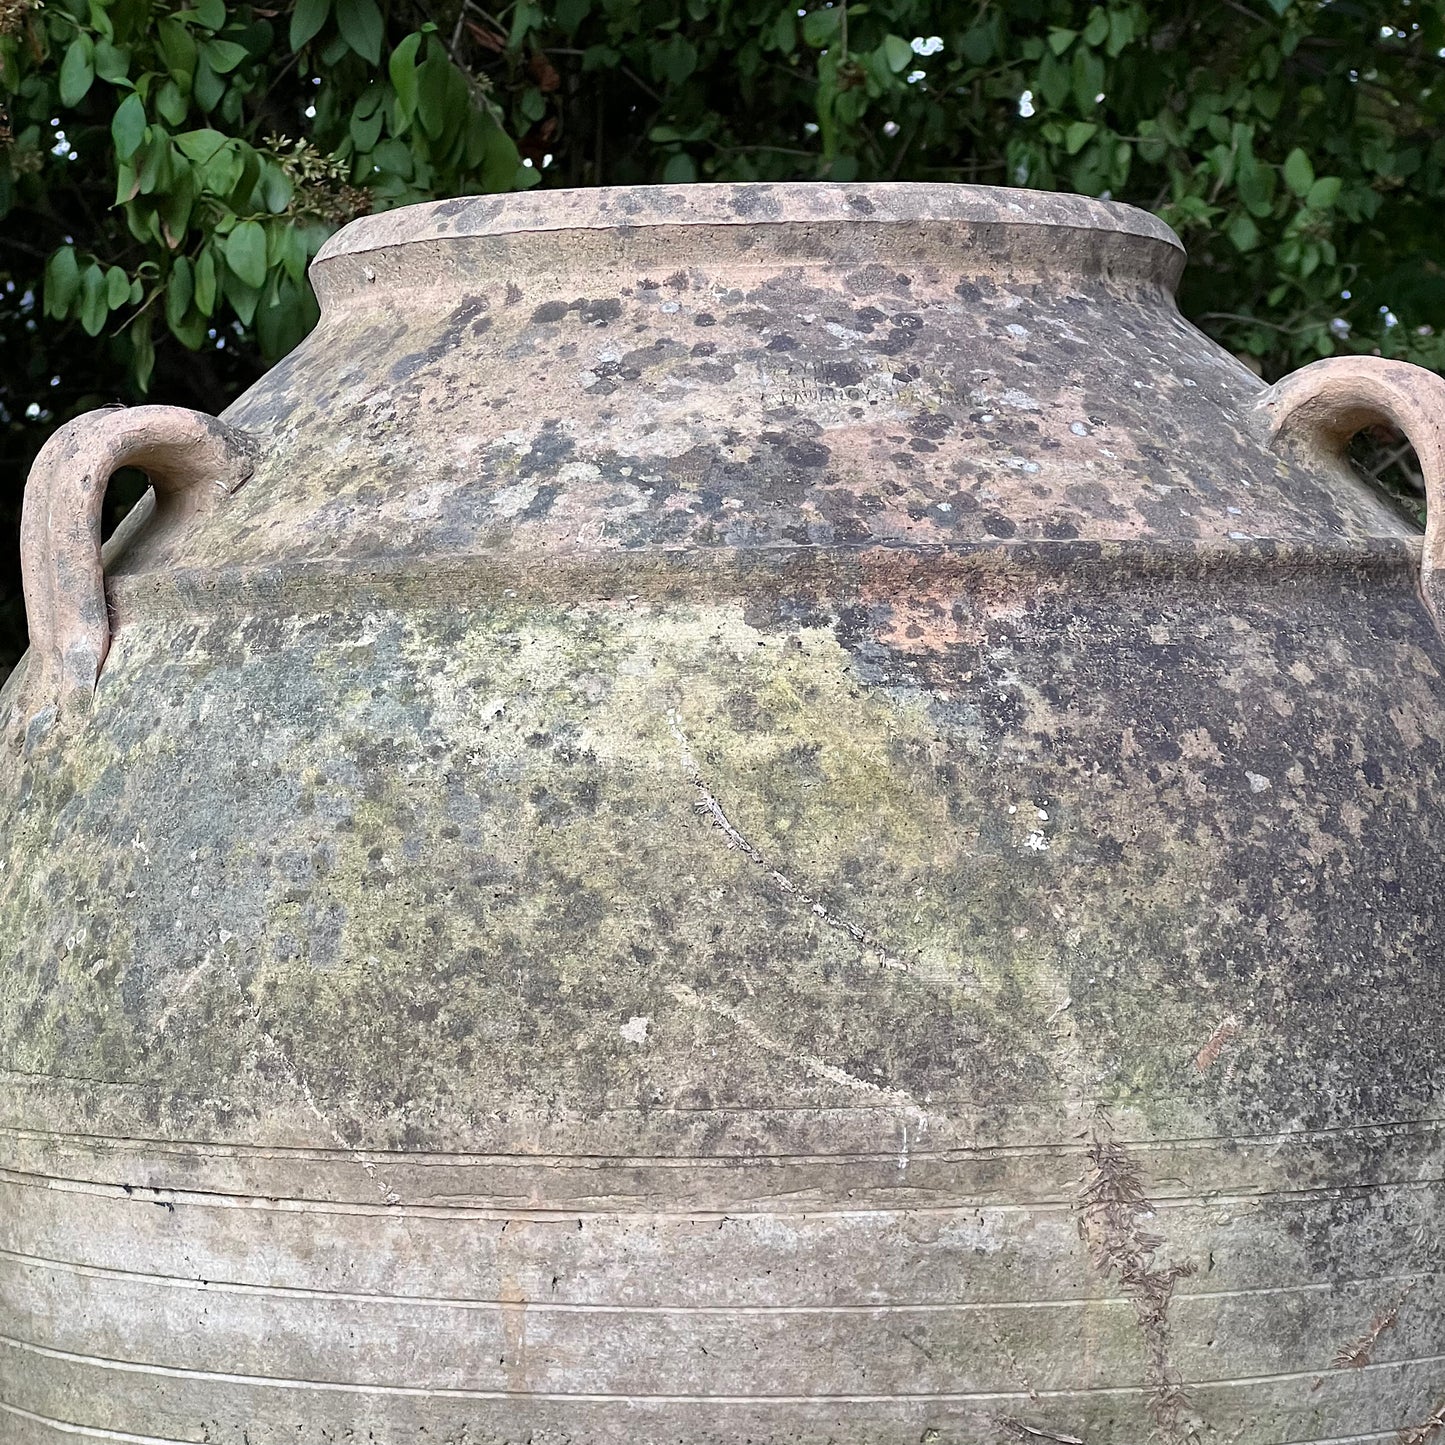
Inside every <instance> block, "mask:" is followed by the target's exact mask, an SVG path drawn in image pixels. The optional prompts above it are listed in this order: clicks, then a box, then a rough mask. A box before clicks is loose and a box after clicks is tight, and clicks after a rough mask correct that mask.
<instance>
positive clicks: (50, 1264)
mask: <svg viewBox="0 0 1445 1445" xmlns="http://www.w3.org/2000/svg"><path fill="white" fill-rule="evenodd" d="M0 1260H10V1261H11V1262H13V1263H15V1264H18V1265H21V1266H22V1267H25V1268H29V1269H39V1270H50V1271H54V1272H55V1273H58V1274H72V1275H77V1276H80V1277H81V1278H84V1279H108V1280H115V1281H120V1282H126V1283H137V1284H142V1285H154V1286H156V1287H157V1288H161V1289H189V1290H195V1291H197V1292H200V1293H205V1294H242V1295H259V1296H262V1297H264V1298H267V1299H310V1300H325V1301H328V1302H330V1301H337V1300H342V1301H346V1302H347V1303H352V1304H377V1305H396V1306H402V1307H423V1308H436V1309H456V1310H496V1311H500V1310H517V1309H525V1310H526V1311H527V1312H528V1313H529V1314H535V1313H551V1314H605V1315H726V1316H734V1315H741V1316H745V1317H754V1316H770V1315H888V1314H965V1313H982V1312H985V1311H989V1310H1046V1309H1098V1308H1100V1307H1112V1306H1128V1307H1129V1308H1131V1309H1132V1308H1133V1306H1134V1301H1133V1300H1130V1299H1126V1298H1124V1297H1123V1296H1119V1295H1107V1296H1099V1295H1073V1296H1067V1297H1065V1298H1062V1299H1032V1300H958V1301H939V1300H919V1301H910V1300H888V1301H886V1302H882V1303H878V1304H840V1305H823V1304H817V1305H812V1304H793V1305H783V1304H778V1305H768V1304H752V1305H749V1304H718V1305H661V1304H635V1305H634V1304H605V1303H592V1302H579V1301H567V1300H535V1301H534V1300H488V1299H466V1298H458V1297H454V1296H446V1295H411V1294H386V1293H382V1292H379V1291H377V1292H372V1293H369V1294H368V1293H362V1292H360V1291H354V1290H329V1289H310V1288H306V1287H304V1286H301V1285H282V1284H246V1283H244V1282H242V1281H238V1280H202V1279H188V1278H186V1277H185V1276H182V1275H173V1274H147V1273H142V1272H141V1271H139V1270H130V1269H111V1268H107V1267H105V1266H102V1265H93V1264H78V1263H75V1262H74V1261H71V1260H63V1259H49V1258H47V1257H46V1256H44V1255H36V1254H22V1253H20V1252H18V1251H16V1250H11V1249H0ZM1436 1277H1437V1275H1436V1272H1434V1271H1429V1270H1416V1271H1413V1272H1410V1273H1405V1274H1378V1275H1365V1276H1362V1277H1360V1278H1358V1279H1331V1280H1323V1281H1319V1282H1317V1283H1312V1284H1288V1285H1261V1286H1258V1287H1256V1288H1252V1289H1251V1288H1244V1289H1219V1290H1183V1289H1179V1288H1178V1287H1176V1288H1175V1290H1174V1294H1173V1300H1174V1303H1175V1305H1176V1307H1177V1306H1179V1305H1182V1304H1184V1303H1186V1302H1190V1301H1205V1300H1226V1299H1258V1298H1263V1297H1267V1296H1270V1295H1283V1296H1289V1297H1293V1296H1296V1295H1302V1294H1337V1293H1338V1292H1339V1291H1340V1290H1343V1289H1348V1288H1350V1287H1352V1286H1355V1285H1360V1286H1370V1287H1377V1286H1382V1285H1399V1284H1403V1283H1407V1282H1411V1281H1414V1282H1418V1281H1420V1280H1427V1279H1435V1278H1436Z"/></svg>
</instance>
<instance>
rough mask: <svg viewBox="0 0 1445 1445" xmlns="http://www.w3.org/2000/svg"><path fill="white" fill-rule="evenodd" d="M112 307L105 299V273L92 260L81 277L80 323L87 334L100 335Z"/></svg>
mask: <svg viewBox="0 0 1445 1445" xmlns="http://www.w3.org/2000/svg"><path fill="white" fill-rule="evenodd" d="M109 310H110V308H109V307H108V306H107V305H106V301H105V273H104V272H103V271H102V270H101V269H100V267H99V266H97V265H95V263H94V262H92V263H91V264H90V265H89V266H87V267H86V268H85V272H84V274H83V275H82V276H81V278H80V325H81V328H82V329H83V330H84V332H85V334H86V335H87V336H99V335H100V333H101V329H102V328H103V327H104V326H105V318H106V316H107V315H108V314H109Z"/></svg>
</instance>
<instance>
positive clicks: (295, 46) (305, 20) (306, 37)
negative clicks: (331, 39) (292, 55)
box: [290, 0, 331, 51]
mask: <svg viewBox="0 0 1445 1445" xmlns="http://www.w3.org/2000/svg"><path fill="white" fill-rule="evenodd" d="M330 13H331V0H296V8H295V9H294V10H293V11H292V12H291V36H290V38H291V49H292V50H293V51H295V50H300V49H301V47H302V46H303V45H305V44H306V43H307V42H308V41H310V40H313V39H315V37H316V36H317V35H318V34H320V32H321V27H322V26H323V25H325V24H326V17H327V16H328V15H329V14H330Z"/></svg>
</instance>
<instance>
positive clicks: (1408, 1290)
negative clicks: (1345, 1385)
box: [1315, 1280, 1419, 1387]
mask: <svg viewBox="0 0 1445 1445" xmlns="http://www.w3.org/2000/svg"><path fill="white" fill-rule="evenodd" d="M1418 1284H1419V1280H1411V1281H1410V1283H1409V1284H1407V1285H1406V1286H1405V1288H1404V1289H1403V1290H1401V1291H1400V1294H1399V1296H1398V1297H1397V1298H1396V1300H1395V1302H1394V1304H1392V1305H1390V1306H1389V1307H1388V1308H1387V1309H1382V1310H1380V1311H1379V1312H1378V1313H1377V1314H1376V1315H1375V1317H1374V1319H1372V1320H1371V1321H1370V1327H1369V1329H1367V1330H1366V1331H1365V1332H1364V1334H1362V1335H1359V1336H1357V1337H1356V1338H1355V1339H1353V1340H1351V1341H1350V1342H1349V1343H1348V1344H1347V1345H1341V1346H1340V1348H1339V1349H1338V1350H1336V1351H1335V1357H1334V1359H1333V1360H1331V1361H1330V1368H1331V1369H1332V1370H1358V1369H1362V1368H1363V1367H1364V1366H1365V1365H1368V1364H1369V1363H1370V1361H1371V1359H1372V1358H1373V1357H1374V1353H1375V1346H1376V1345H1377V1344H1379V1342H1380V1336H1381V1335H1384V1334H1388V1333H1389V1331H1391V1330H1393V1329H1394V1328H1395V1322H1396V1321H1397V1320H1398V1319H1399V1318H1400V1307H1401V1306H1402V1305H1403V1304H1404V1303H1405V1301H1406V1300H1407V1299H1409V1298H1410V1296H1411V1295H1412V1294H1413V1293H1414V1291H1415V1287H1416V1285H1418ZM1319 1384H1320V1381H1319V1380H1316V1381H1315V1385H1316V1387H1318V1385H1319Z"/></svg>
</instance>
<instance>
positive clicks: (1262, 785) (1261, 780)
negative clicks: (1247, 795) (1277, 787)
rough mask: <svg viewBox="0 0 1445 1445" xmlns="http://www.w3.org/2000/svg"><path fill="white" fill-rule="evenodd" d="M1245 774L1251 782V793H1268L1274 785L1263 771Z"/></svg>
mask: <svg viewBox="0 0 1445 1445" xmlns="http://www.w3.org/2000/svg"><path fill="white" fill-rule="evenodd" d="M1244 776H1245V779H1246V781H1247V782H1248V783H1249V791H1250V792H1251V793H1266V792H1268V791H1269V789H1270V788H1271V787H1272V786H1273V784H1272V783H1271V782H1270V780H1269V779H1268V778H1267V777H1265V776H1264V774H1263V773H1246V774H1245V775H1244Z"/></svg>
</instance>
